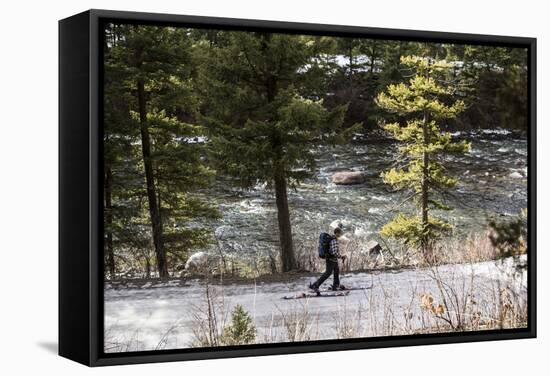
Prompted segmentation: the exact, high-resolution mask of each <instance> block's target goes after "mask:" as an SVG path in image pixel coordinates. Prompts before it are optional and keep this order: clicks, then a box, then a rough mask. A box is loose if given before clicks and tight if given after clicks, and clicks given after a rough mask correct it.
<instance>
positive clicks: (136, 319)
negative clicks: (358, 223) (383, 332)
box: [104, 259, 526, 352]
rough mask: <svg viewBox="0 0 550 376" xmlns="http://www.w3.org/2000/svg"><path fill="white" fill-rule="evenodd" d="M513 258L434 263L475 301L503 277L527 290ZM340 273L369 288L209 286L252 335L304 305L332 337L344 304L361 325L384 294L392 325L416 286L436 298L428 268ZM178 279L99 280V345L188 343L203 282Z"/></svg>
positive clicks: (414, 297) (301, 283) (415, 304)
mask: <svg viewBox="0 0 550 376" xmlns="http://www.w3.org/2000/svg"><path fill="white" fill-rule="evenodd" d="M513 263H514V262H513V260H511V259H507V260H504V261H503V262H502V261H489V262H483V263H477V264H473V265H470V264H462V265H446V266H441V267H440V268H439V272H440V275H441V276H442V278H443V280H444V281H446V282H447V283H449V284H451V285H453V286H455V288H457V289H458V290H459V291H461V290H462V289H463V287H462V286H463V285H462V283H463V282H464V281H466V288H468V284H469V282H470V277H471V274H472V273H473V275H474V278H475V279H474V286H475V288H474V295H475V297H476V299H477V300H478V301H479V302H481V304H482V303H483V301H484V299H487V301H490V295H492V294H493V293H494V289H495V285H497V284H498V283H504V284H505V285H510V286H511V287H512V288H513V289H514V291H516V292H520V293H523V294H525V293H526V287H525V286H526V274H525V273H524V274H523V275H522V276H521V277H520V278H515V279H514V278H513V277H512V274H513V273H512V271H513V270H514V268H513ZM341 279H342V283H343V284H347V285H350V286H354V287H368V286H371V285H372V288H371V289H367V290H354V291H351V293H350V294H349V295H348V296H341V297H330V298H307V299H299V300H284V299H282V298H283V296H285V295H293V294H296V293H300V292H305V291H307V285H308V283H309V282H311V281H312V280H313V277H300V278H297V279H295V280H292V281H288V282H286V283H281V282H277V283H275V282H260V283H258V284H256V286H254V283H253V282H251V283H247V284H244V283H238V284H228V285H224V286H220V285H216V284H212V285H211V287H212V288H213V289H214V290H215V291H218V292H221V291H222V290H223V296H224V304H225V306H226V307H228V309H229V310H231V309H232V308H233V307H234V306H235V305H236V304H241V305H242V306H243V307H244V308H245V309H246V310H247V311H248V312H249V313H250V315H251V316H252V317H253V319H254V321H255V322H256V327H257V330H258V337H259V339H261V338H262V336H265V335H266V333H268V332H271V333H273V332H274V331H275V333H276V334H277V335H278V336H279V338H283V339H284V334H283V333H284V328H283V327H282V326H281V325H280V324H279V325H276V326H275V327H273V325H272V321H273V320H274V319H275V321H277V320H280V319H281V317H282V315H283V314H284V315H286V314H289V313H291V312H300V311H303V310H304V309H307V312H308V316H310V317H311V318H315V317H320V318H321V319H319V320H317V325H319V330H320V334H321V338H323V339H324V338H326V339H332V338H335V337H336V334H335V319H334V317H335V315H340V316H342V315H343V312H344V311H343V310H344V309H346V310H347V316H352V317H353V315H354V313H355V312H357V309H358V307H360V306H361V307H362V311H363V312H364V314H362V319H361V323H362V326H365V327H368V326H369V325H372V323H373V320H375V321H377V322H379V323H380V322H383V321H384V317H387V314H388V311H387V307H386V308H384V301H386V302H387V301H388V300H389V301H391V308H392V311H393V315H392V320H393V321H394V325H396V326H399V325H404V323H403V320H404V319H403V317H404V314H405V312H407V310H408V309H409V307H412V309H413V314H414V315H415V316H418V315H419V314H420V303H419V301H420V295H421V294H423V293H431V294H432V295H433V296H434V297H435V298H436V300H437V296H438V294H437V287H436V283H435V282H434V280H433V279H432V278H431V277H430V275H429V270H428V269H408V270H401V271H383V272H373V273H348V274H344V275H343V276H342V278H341ZM331 282H332V281H331V279H329V280H327V282H325V284H324V286H323V287H325V288H326V287H328V286H329V285H330V283H331ZM177 284H179V281H171V282H168V283H165V284H161V285H154V286H152V284H151V283H146V284H145V285H143V286H141V287H137V286H136V287H125V288H117V289H115V288H111V287H110V286H108V285H106V286H107V288H106V290H105V295H104V298H105V305H104V314H105V328H106V343H105V351H106V352H109V351H110V350H109V348H110V346H109V345H108V342H109V343H110V342H118V343H128V344H129V345H128V347H127V350H151V349H156V348H157V346H158V345H159V343H160V342H161V340H163V338H164V340H165V341H164V342H162V345H161V348H164V349H169V348H185V347H189V346H190V345H191V343H192V341H193V328H194V326H195V323H194V320H193V313H196V307H197V306H198V305H201V304H203V305H204V304H205V303H204V302H205V300H204V296H205V285H204V283H203V282H200V281H197V280H192V281H189V282H186V285H184V286H177ZM130 286H131V285H130ZM489 286H492V287H491V288H489ZM411 302H412V304H411ZM317 315H319V316H317ZM348 320H349V318H348ZM270 327H271V328H270ZM281 335H282V337H281ZM114 351H120V350H114Z"/></svg>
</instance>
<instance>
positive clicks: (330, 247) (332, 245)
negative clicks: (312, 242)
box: [309, 227, 346, 295]
mask: <svg viewBox="0 0 550 376" xmlns="http://www.w3.org/2000/svg"><path fill="white" fill-rule="evenodd" d="M342 234H343V231H342V229H341V228H340V227H336V228H335V229H334V236H330V235H329V234H327V233H323V234H321V236H320V239H319V243H320V244H319V256H320V257H321V258H324V259H325V261H326V270H325V272H324V273H323V274H322V275H321V277H319V279H318V280H317V281H315V282H314V283H310V284H309V288H310V289H311V290H313V291H314V292H315V293H316V294H317V295H319V294H320V292H319V287H320V286H321V285H322V284H323V282H325V281H326V280H327V278H328V277H330V275H331V274H333V283H332V290H333V291H337V290H346V287H345V286H344V285H341V284H340V267H339V265H338V259H342V260H345V259H346V256H345V255H340V252H339V250H338V238H340V237H341V236H342ZM327 243H328V244H327Z"/></svg>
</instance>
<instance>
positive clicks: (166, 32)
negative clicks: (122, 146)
mask: <svg viewBox="0 0 550 376" xmlns="http://www.w3.org/2000/svg"><path fill="white" fill-rule="evenodd" d="M119 34H120V35H119V38H118V41H117V43H115V44H113V45H111V46H107V47H108V49H109V50H108V52H107V54H106V72H111V73H112V74H113V76H110V77H109V79H111V80H112V81H115V82H116V85H117V86H118V93H119V94H120V95H121V97H120V99H118V98H114V97H112V96H110V95H109V94H110V92H106V102H107V103H108V101H115V100H125V101H126V102H125V107H124V108H123V110H125V113H123V116H124V121H126V122H129V123H130V124H132V126H133V129H129V130H126V134H124V135H122V136H121V137H117V142H118V141H119V139H120V138H122V139H123V140H124V139H127V140H130V141H132V142H133V140H132V137H134V135H135V132H136V130H137V132H138V135H139V136H138V140H139V141H138V143H139V146H140V151H141V155H140V160H139V163H138V166H140V167H141V168H142V171H143V174H142V175H141V176H140V175H137V176H136V175H134V176H135V177H136V178H138V177H143V178H144V180H142V181H141V184H142V185H141V187H142V188H143V189H144V191H145V194H146V197H147V209H148V212H149V224H150V227H151V234H152V240H153V246H154V250H155V259H156V266H157V271H158V274H159V276H160V277H161V278H166V277H168V276H169V257H172V258H174V259H175V260H181V261H182V262H183V261H185V255H186V254H187V253H188V251H189V250H191V249H193V248H195V247H202V246H204V245H205V244H206V243H207V242H208V240H209V236H208V234H209V232H208V231H207V230H206V229H205V228H204V227H203V226H201V223H200V221H201V220H202V221H204V219H208V218H214V217H216V216H217V211H216V210H214V208H212V207H211V206H210V205H209V204H208V203H207V202H206V200H205V198H203V197H201V194H200V191H201V189H203V188H205V187H207V186H208V184H209V182H210V181H211V179H212V177H213V174H214V172H213V171H212V170H210V169H209V168H208V167H206V166H205V164H204V163H203V157H204V144H203V142H200V141H201V136H203V135H204V130H203V129H202V128H201V127H200V126H197V125H194V124H192V121H193V119H194V118H195V117H196V113H195V112H196V110H197V106H198V98H197V97H196V95H195V94H194V91H193V89H192V82H193V79H194V74H195V72H194V66H195V65H194V64H193V63H192V61H191V55H192V53H191V49H192V44H191V40H190V38H188V33H187V30H186V29H179V28H178V29H174V28H166V27H153V26H137V25H127V26H123V27H122V29H120V30H119ZM113 94H114V93H113ZM117 124H120V121H113V122H110V123H106V127H105V135H106V138H108V137H112V134H111V132H113V131H114V130H115V129H116V128H110V127H109V125H113V126H114V127H116V126H117ZM112 152H113V154H116V150H114V149H113V150H112ZM123 158H126V157H123ZM198 218H200V219H201V220H198Z"/></svg>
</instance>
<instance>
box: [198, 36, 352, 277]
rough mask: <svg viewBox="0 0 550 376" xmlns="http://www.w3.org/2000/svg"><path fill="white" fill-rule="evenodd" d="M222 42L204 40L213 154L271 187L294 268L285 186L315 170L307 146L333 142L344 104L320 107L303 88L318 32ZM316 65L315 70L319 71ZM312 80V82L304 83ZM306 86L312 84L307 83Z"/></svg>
mask: <svg viewBox="0 0 550 376" xmlns="http://www.w3.org/2000/svg"><path fill="white" fill-rule="evenodd" d="M227 36H228V38H227V39H228V42H227V44H226V45H225V46H222V47H219V46H213V45H212V44H207V45H206V47H205V51H204V62H203V64H202V66H203V67H204V70H203V76H202V77H201V78H200V80H199V81H200V82H201V83H203V84H204V91H205V93H204V94H203V96H204V97H205V98H207V99H206V100H205V103H204V106H203V113H204V114H205V116H204V117H203V120H204V122H205V124H208V126H209V128H210V131H211V132H210V136H211V138H212V150H213V156H214V159H215V160H216V161H217V166H218V169H219V170H220V171H222V172H223V173H225V174H227V175H229V176H231V177H233V179H234V182H235V184H237V185H239V186H240V187H242V188H244V189H250V188H253V187H254V186H256V185H257V184H259V183H266V184H267V187H268V188H272V189H273V190H274V192H275V201H276V206H277V220H278V228H279V240H280V257H281V265H282V270H283V271H285V272H286V271H290V270H293V269H296V268H297V264H296V259H295V255H294V245H293V240H292V229H291V223H290V208H289V203H288V190H289V188H295V187H296V186H297V185H298V184H300V182H302V181H303V180H304V179H306V178H308V177H311V176H312V174H313V173H314V172H315V158H314V152H313V148H312V146H313V145H314V144H315V143H319V142H337V141H338V140H341V139H343V138H345V137H348V136H349V135H350V134H351V132H353V129H350V130H348V131H346V132H344V131H341V126H342V123H343V117H344V114H345V110H346V107H345V106H339V107H337V108H335V109H334V110H333V111H327V110H326V109H325V108H324V106H323V104H322V101H319V100H317V98H315V97H307V96H306V94H304V91H305V90H304V86H305V84H304V82H303V80H304V77H307V78H308V80H311V78H312V77H311V75H310V74H308V72H309V73H311V72H312V70H313V69H314V68H315V65H316V64H317V63H318V60H315V57H317V56H318V54H319V53H320V47H319V46H320V45H321V44H322V43H321V42H320V38H314V37H308V36H294V35H283V34H270V33H242V32H230V33H228V34H227ZM319 71H322V69H319ZM310 82H311V81H310ZM307 91H308V92H310V91H311V87H309V86H308V90H307Z"/></svg>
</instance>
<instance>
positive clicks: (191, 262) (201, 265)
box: [185, 252, 208, 274]
mask: <svg viewBox="0 0 550 376" xmlns="http://www.w3.org/2000/svg"><path fill="white" fill-rule="evenodd" d="M207 267H208V255H207V254H206V253H205V252H197V253H193V254H192V255H191V256H190V257H189V258H188V259H187V262H186V263H185V272H186V273H187V274H198V273H203V272H204V271H206V269H207Z"/></svg>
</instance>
